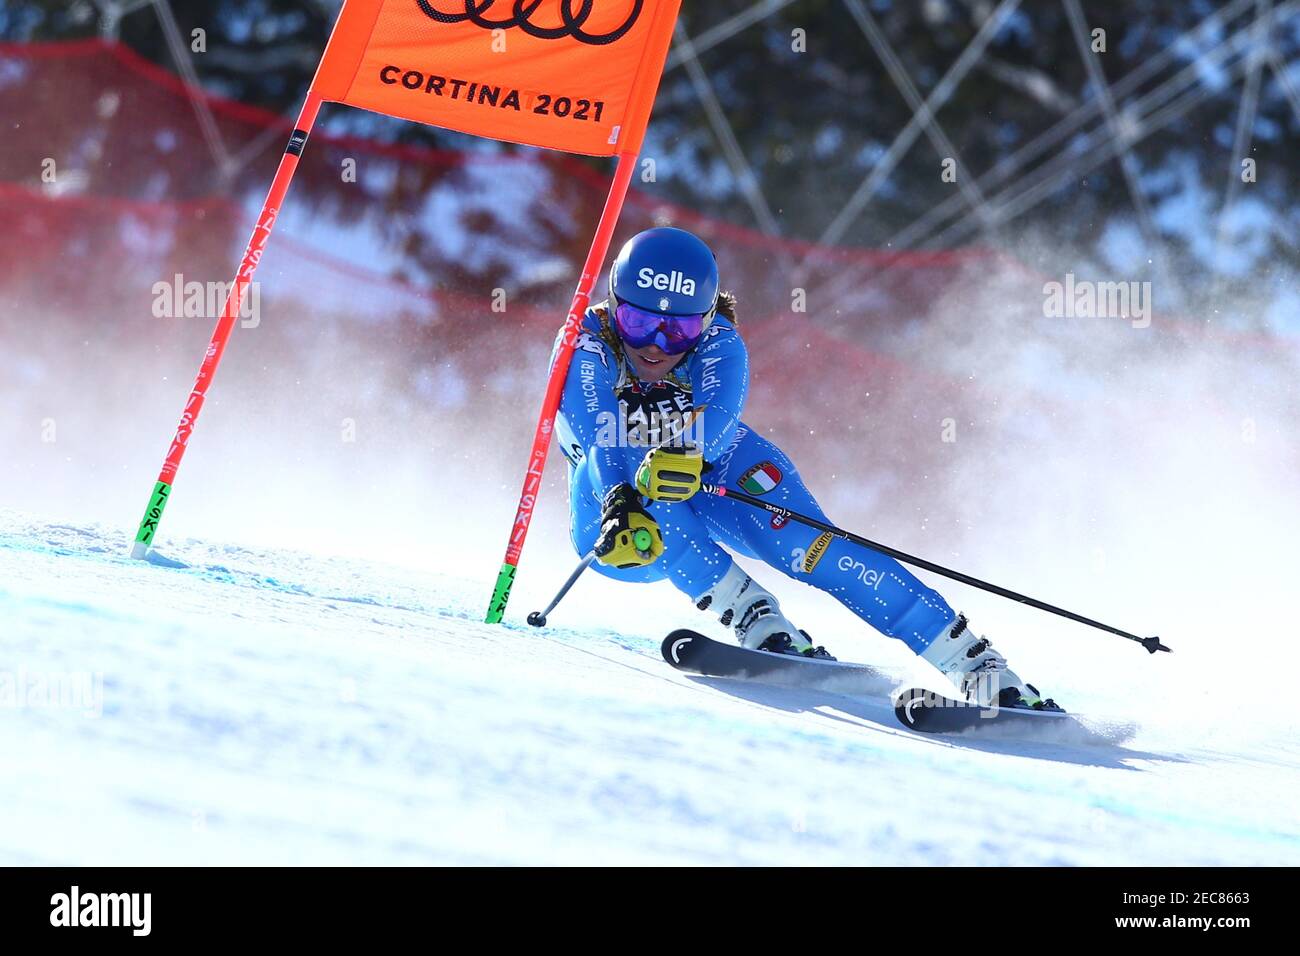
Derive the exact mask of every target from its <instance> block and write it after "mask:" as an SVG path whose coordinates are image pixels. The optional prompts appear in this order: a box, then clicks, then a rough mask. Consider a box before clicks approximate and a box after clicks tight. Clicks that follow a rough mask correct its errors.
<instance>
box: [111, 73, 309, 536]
mask: <svg viewBox="0 0 1300 956" xmlns="http://www.w3.org/2000/svg"><path fill="white" fill-rule="evenodd" d="M321 102H322V99H321V97H320V96H319V95H318V94H317V93H316V91H315V90H314V89H312V90H309V91H308V92H307V101H306V102H305V103H303V106H302V112H300V113H299V114H298V122H297V124H296V125H295V126H294V130H293V134H292V135H291V136H290V137H289V145H288V146H287V147H286V148H285V151H284V157H283V158H282V159H281V160H280V168H279V169H278V170H277V171H276V174H275V180H274V181H273V182H272V183H271V191H270V192H269V193H268V194H267V197H266V202H265V203H264V204H263V206H262V212H261V214H260V215H259V216H258V217H257V225H256V226H255V227H254V228H253V236H252V238H251V239H249V240H248V248H247V249H245V250H244V258H243V261H242V262H241V263H240V264H239V272H238V273H237V274H236V275H235V281H234V283H233V285H232V286H231V289H230V294H229V295H227V296H226V304H225V306H224V307H223V308H222V310H221V317H220V318H219V319H217V327H216V328H215V329H214V330H213V332H212V341H211V342H209V343H208V351H207V353H206V354H205V355H204V356H203V364H202V365H201V366H199V374H198V378H196V379H195V381H194V388H193V390H192V391H191V392H190V397H189V401H187V402H186V403H185V411H184V412H183V413H182V414H181V421H180V424H179V425H178V426H177V428H176V436H175V437H174V438H173V439H172V443H171V447H170V448H169V449H168V450H167V457H166V458H165V459H164V460H163V466H162V470H161V471H160V472H158V480H157V482H156V483H155V484H154V488H153V494H152V495H150V496H149V506H148V507H147V508H146V509H145V513H144V518H143V519H142V520H141V521H140V527H139V529H137V531H136V535H135V544H134V545H132V547H131V557H133V558H143V557H144V556H145V555H146V554H148V552H149V545H150V544H152V543H153V540H154V536H155V535H156V534H157V532H158V524H159V522H160V521H161V520H162V513H163V509H164V508H165V507H166V506H167V502H168V500H169V499H170V498H171V493H172V485H173V484H174V483H175V481H176V469H178V468H179V467H180V464H181V458H182V457H184V455H185V449H186V447H188V445H189V440H190V435H191V433H192V432H193V431H194V423H195V422H196V421H197V420H198V417H199V412H200V411H201V410H202V409H203V402H204V400H205V399H206V398H207V395H208V388H209V387H210V386H211V385H212V377H213V376H214V375H215V374H216V372H217V366H218V365H219V364H220V363H221V356H222V354H224V352H225V351H226V343H227V342H228V341H229V340H230V333H231V331H232V330H233V329H234V327H235V319H236V318H238V317H239V313H240V311H241V310H242V309H243V307H244V295H245V293H246V292H247V290H248V287H249V285H251V284H252V281H253V273H254V272H256V271H257V264H258V262H260V261H261V258H262V253H263V252H264V251H265V250H266V243H267V240H268V239H270V238H271V229H272V228H273V227H274V226H275V220H276V217H277V216H278V215H279V214H280V207H281V205H282V204H283V203H284V197H285V193H287V192H288V191H289V183H290V182H291V181H292V180H293V174H294V172H295V170H297V168H298V158H299V156H301V155H302V150H303V147H304V146H305V145H306V143H307V136H308V134H310V133H311V128H312V126H313V125H314V124H315V122H316V115H317V113H319V112H320V105H321Z"/></svg>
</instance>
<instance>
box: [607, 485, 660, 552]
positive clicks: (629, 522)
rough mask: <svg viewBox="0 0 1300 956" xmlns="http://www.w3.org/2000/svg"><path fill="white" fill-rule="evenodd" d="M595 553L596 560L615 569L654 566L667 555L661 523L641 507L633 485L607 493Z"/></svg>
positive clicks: (622, 486)
mask: <svg viewBox="0 0 1300 956" xmlns="http://www.w3.org/2000/svg"><path fill="white" fill-rule="evenodd" d="M593 550H594V551H595V552H596V560H597V561H599V562H600V563H601V564H607V565H610V566H611V567H615V568H638V567H642V566H643V565H647V564H654V563H655V561H657V560H658V559H659V556H660V555H661V554H663V553H664V536H663V533H662V532H661V531H660V530H659V523H658V522H657V521H655V519H654V518H652V517H651V516H650V514H649V513H648V512H647V511H646V510H645V508H643V507H641V501H640V499H639V498H637V494H636V489H635V488H633V487H632V486H631V485H629V484H622V485H615V486H614V487H613V488H611V489H610V490H609V491H608V493H606V495H605V500H604V503H603V505H602V512H601V516H600V536H599V537H598V538H596V544H595V547H594V548H593Z"/></svg>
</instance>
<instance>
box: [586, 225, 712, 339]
mask: <svg viewBox="0 0 1300 956" xmlns="http://www.w3.org/2000/svg"><path fill="white" fill-rule="evenodd" d="M609 293H610V295H611V296H612V297H613V298H614V299H615V300H616V302H628V303H630V304H632V305H634V306H636V307H637V308H640V309H645V310H647V311H650V312H659V313H661V314H663V315H703V316H704V328H706V329H707V328H708V327H709V323H711V322H712V321H713V315H714V312H715V311H716V308H717V304H718V260H717V259H715V258H714V256H713V250H712V249H710V248H709V247H708V246H706V245H705V244H704V240H702V239H700V237H699V236H696V235H694V234H692V233H689V232H687V231H686V230H685V229H673V228H671V227H669V226H661V227H659V228H657V229H647V230H646V231H645V232H639V233H637V234H636V235H635V236H633V237H632V238H631V239H629V240H628V241H627V242H626V244H624V246H623V248H622V249H621V250H620V251H619V254H618V257H617V258H616V259H615V260H614V264H613V265H612V266H611V267H610V270H609Z"/></svg>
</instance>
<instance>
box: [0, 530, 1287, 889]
mask: <svg viewBox="0 0 1300 956" xmlns="http://www.w3.org/2000/svg"><path fill="white" fill-rule="evenodd" d="M126 550H127V536H126V534H125V532H124V530H123V529H120V528H104V527H99V526H95V525H81V526H72V525H63V524H51V523H45V522H42V521H39V520H37V519H34V518H31V517H29V516H27V515H23V514H20V513H16V512H12V511H10V512H4V511H0V655H2V657H0V681H3V682H4V683H3V684H0V690H3V691H4V700H3V708H2V709H0V720H3V724H0V726H2V727H3V730H2V731H0V746H3V751H4V754H5V757H6V774H5V777H6V785H5V790H6V793H5V795H4V797H3V813H2V814H0V820H3V823H0V862H3V863H8V864H12V863H41V864H68V863H87V864H107V863H129V864H144V863H179V864H211V863H218V864H219V863H243V862H256V863H344V862H348V863H488V864H491V863H584V862H593V863H619V864H668V863H761V864H773V863H794V864H812V863H816V864H855V863H901V864H912V863H967V864H1037V863H1073V864H1100V863H1119V864H1138V863H1178V864H1182V863H1188V864H1190V863H1248V864H1292V865H1294V864H1296V863H1300V818H1298V816H1297V810H1296V801H1295V799H1294V794H1295V793H1296V792H1297V790H1298V789H1300V743H1297V740H1296V739H1295V737H1294V736H1293V735H1292V734H1291V733H1290V732H1289V731H1286V728H1281V727H1279V728H1277V729H1276V731H1270V729H1269V728H1255V731H1256V732H1255V733H1251V734H1234V735H1218V736H1215V735H1213V734H1207V733H1206V732H1205V731H1204V727H1203V726H1199V727H1198V726H1188V727H1186V728H1184V727H1180V726H1179V724H1178V722H1164V723H1162V722H1161V721H1160V720H1159V719H1158V715H1156V714H1150V713H1148V714H1134V715H1132V716H1134V717H1136V718H1137V719H1138V722H1139V723H1140V724H1141V729H1139V731H1138V732H1137V734H1136V735H1135V736H1134V737H1133V738H1132V739H1130V740H1128V741H1127V742H1125V743H1122V744H1112V745H1101V746H1089V747H1062V746H1055V745H1050V744H1045V743H1034V742H1011V741H996V742H980V741H977V740H956V741H954V740H941V739H935V738H926V737H921V736H916V735H913V734H910V733H908V732H906V731H904V730H902V729H901V728H900V727H899V726H897V725H896V723H895V722H894V720H893V717H892V715H891V714H890V712H889V710H888V707H887V706H886V705H885V704H884V703H882V702H880V701H871V700H854V699H851V698H847V697H841V696H836V695H833V694H827V693H820V692H811V691H799V690H790V689H783V688H774V687H764V686H753V685H742V684H738V683H727V682H721V681H709V680H703V679H699V678H691V677H688V676H685V675H682V674H679V673H676V672H674V671H672V670H671V669H670V668H668V667H667V666H666V665H664V664H663V663H662V661H661V660H660V658H659V652H658V643H659V638H660V636H661V635H662V634H663V633H664V631H663V628H664V627H665V626H667V625H669V624H673V623H686V622H691V623H694V624H695V625H696V626H699V625H700V624H701V621H700V619H699V617H698V616H694V617H682V618H680V619H677V620H667V619H665V620H659V619H656V618H653V617H648V616H647V617H644V618H640V619H638V618H635V617H629V616H628V615H624V617H623V619H622V624H623V625H624V629H623V630H622V631H621V632H619V633H615V632H614V631H611V630H610V629H608V628H607V627H601V626H598V625H591V624H588V623H586V622H583V623H582V626H580V627H571V628H566V621H570V620H573V619H575V616H574V615H569V616H566V614H565V609H564V608H562V609H561V610H560V611H557V612H556V614H555V615H553V619H552V620H553V625H552V627H550V628H548V629H547V630H545V631H544V632H539V631H536V630H534V629H531V628H528V627H526V626H525V625H523V624H522V619H523V615H524V613H525V612H526V611H527V610H528V609H530V608H531V607H534V606H536V603H537V602H536V598H537V597H539V596H540V595H541V594H543V593H544V592H545V591H546V589H547V588H549V587H553V586H554V584H555V583H558V581H559V580H560V579H562V577H563V575H564V574H565V573H567V570H568V567H569V566H570V558H569V556H568V555H564V556H563V558H562V560H555V561H546V562H542V561H537V560H536V558H534V560H535V561H536V563H535V565H534V566H533V568H532V570H531V572H530V575H529V576H530V577H531V578H532V579H535V581H536V583H535V584H534V585H533V586H532V587H533V589H534V590H533V591H528V590H521V593H520V594H519V595H517V596H516V599H515V601H514V602H513V604H512V608H511V612H512V613H511V617H512V620H513V621H514V622H515V623H512V624H510V625H508V626H504V627H501V626H488V625H485V624H482V623H481V616H482V612H483V608H484V602H485V598H486V596H487V593H488V590H489V585H490V573H491V571H493V570H494V569H493V568H491V567H490V566H485V567H481V568H480V567H466V568H465V572H466V573H477V574H478V575H479V576H478V577H475V578H474V579H470V580H461V579H455V578H452V577H448V576H446V575H439V576H435V575H432V574H430V573H429V572H428V571H423V570H415V569H411V568H402V567H395V566H388V565H384V564H380V563H376V562H364V561H360V560H345V559H342V558H331V557H324V556H317V555H309V554H302V553H295V552H291V551H288V550H266V549H262V550H258V549H252V548H244V547H238V546H223V545H217V544H212V543H208V542H205V541H197V540H188V541H178V542H169V543H167V544H166V545H165V546H164V547H163V548H162V549H161V550H162V553H163V555H165V558H164V559H157V558H156V559H155V561H154V562H153V563H142V562H131V561H129V560H127V559H126V558H125V557H124V554H125V552H126ZM521 580H522V579H521ZM584 587H595V588H600V587H616V586H614V585H608V584H607V583H606V582H600V581H584V582H581V583H580V584H579V586H578V589H577V591H575V595H576V596H579V601H578V604H575V605H572V606H573V607H577V606H579V605H580V604H581V603H582V600H581V595H582V594H583V588H584ZM620 593H624V594H625V597H626V595H628V594H631V593H634V592H631V591H627V592H620ZM636 593H639V592H636ZM710 633H714V634H717V633H718V632H717V631H716V630H713V631H711V632H710ZM822 637H824V635H819V639H820V638H822ZM825 642H826V643H828V644H831V643H832V642H831V641H830V640H826V641H825ZM885 644H886V642H883V641H865V640H864V641H862V642H861V643H854V644H851V645H849V647H850V649H851V650H852V652H853V653H854V654H855V655H857V656H861V655H862V653H863V649H865V651H866V653H871V649H872V648H882V647H884V645H885ZM833 649H835V648H834V647H833ZM840 653H841V654H842V655H844V653H845V652H844V650H843V649H842V648H841V649H840ZM1136 653H1137V654H1138V655H1139V656H1141V657H1143V658H1145V655H1142V654H1141V652H1140V651H1137V652H1136ZM882 656H883V657H887V656H888V655H882ZM896 659H897V658H889V660H890V661H892V660H896ZM78 675H82V676H84V677H85V678H86V683H85V686H84V688H83V689H84V690H85V691H86V693H85V694H84V695H79V694H72V693H71V691H74V690H77V689H78V685H75V684H71V683H67V681H69V680H70V679H75V678H76V677H77V676H78ZM59 681H64V682H65V684H64V687H65V690H67V691H68V692H69V694H70V696H67V697H65V698H64V699H63V700H61V701H51V700H50V699H49V697H48V694H47V695H46V696H45V697H44V698H42V697H41V695H40V693H39V692H40V690H41V682H44V685H45V687H46V688H47V689H48V687H50V686H53V685H54V684H57V683H58V682H59ZM936 686H938V685H936ZM1072 702H1074V701H1072ZM1083 703H1087V704H1090V705H1092V706H1094V707H1096V706H1108V707H1112V708H1114V707H1115V700H1114V699H1113V698H1103V697H1097V698H1094V699H1092V700H1085V701H1083ZM1112 714H1114V715H1115V716H1123V715H1122V714H1121V713H1117V712H1115V711H1113V710H1112ZM1284 731H1286V732H1284Z"/></svg>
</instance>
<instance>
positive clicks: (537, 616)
mask: <svg viewBox="0 0 1300 956" xmlns="http://www.w3.org/2000/svg"><path fill="white" fill-rule="evenodd" d="M595 560H596V552H595V551H588V552H587V554H586V557H584V558H583V559H582V560H581V561H579V562H578V566H577V567H576V568H574V569H573V573H572V574H570V575H569V580H567V581H565V582H564V584H563V586H561V588H560V590H559V592H558V593H557V594H556V595H555V597H553V598H552V599H551V603H550V604H548V605H546V610H545V611H534V612H533V613H532V614H529V615H528V623H529V624H531V625H532V626H533V627H545V626H546V615H548V614H550V613H551V612H552V611H554V610H555V606H556V605H557V604H559V603H560V602H561V601H562V600H564V595H566V594H568V593H569V588H571V587H573V582H575V581H577V580H578V578H579V577H581V576H582V572H583V571H586V570H587V568H589V567H591V562H593V561H595Z"/></svg>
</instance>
